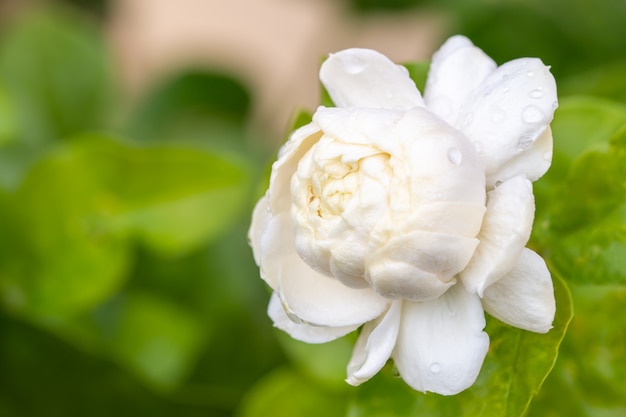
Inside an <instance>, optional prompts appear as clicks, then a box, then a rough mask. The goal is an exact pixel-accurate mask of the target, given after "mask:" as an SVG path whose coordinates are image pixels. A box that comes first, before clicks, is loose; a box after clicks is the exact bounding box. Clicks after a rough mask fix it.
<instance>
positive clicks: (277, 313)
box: [267, 293, 359, 343]
mask: <svg viewBox="0 0 626 417" xmlns="http://www.w3.org/2000/svg"><path fill="white" fill-rule="evenodd" d="M267 315H268V316H269V317H270V318H271V319H272V321H273V322H274V326H275V327H276V328H278V329H280V330H282V331H284V332H286V333H287V334H289V335H290V336H291V337H293V338H294V339H296V340H300V341H302V342H306V343H326V342H330V341H331V340H335V339H338V338H340V337H341V336H344V335H346V334H348V333H350V332H352V331H354V330H356V329H357V328H358V327H359V326H358V325H354V326H344V327H320V326H311V325H309V324H305V323H294V322H293V321H291V320H290V319H289V317H288V316H287V314H286V313H285V310H284V309H283V306H282V305H281V304H280V299H279V297H278V295H276V293H274V294H272V298H271V299H270V303H269V306H268V308H267Z"/></svg>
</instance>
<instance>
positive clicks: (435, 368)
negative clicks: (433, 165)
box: [430, 362, 441, 374]
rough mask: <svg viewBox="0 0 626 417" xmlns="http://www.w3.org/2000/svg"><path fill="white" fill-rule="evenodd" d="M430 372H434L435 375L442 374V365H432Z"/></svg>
mask: <svg viewBox="0 0 626 417" xmlns="http://www.w3.org/2000/svg"><path fill="white" fill-rule="evenodd" d="M430 372H432V373H433V374H438V373H439V372H441V364H440V363H437V362H433V363H431V364H430Z"/></svg>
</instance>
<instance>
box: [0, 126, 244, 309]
mask: <svg viewBox="0 0 626 417" xmlns="http://www.w3.org/2000/svg"><path fill="white" fill-rule="evenodd" d="M249 188H250V177H249V174H248V169H247V167H246V164H245V162H244V161H242V160H237V159H232V158H230V159H229V158H227V157H224V156H219V155H215V154H211V153H208V152H205V151H199V150H194V149H186V148H180V147H171V146H170V147H165V146H161V147H136V146H130V145H126V144H122V143H120V142H117V141H115V140H112V139H110V138H106V137H103V136H97V135H84V136H83V137H82V138H76V139H75V141H73V144H72V145H69V146H65V147H63V148H61V149H59V150H58V151H57V152H54V153H52V154H51V155H49V156H48V157H47V158H45V159H43V160H42V161H41V162H40V163H39V164H37V165H36V166H35V167H34V168H33V169H32V170H31V172H30V173H29V175H28V176H27V178H26V179H25V181H24V182H23V184H22V185H21V187H20V188H19V189H18V190H17V191H16V192H15V193H14V195H10V196H9V197H7V198H8V199H9V201H8V203H7V204H8V206H9V213H8V214H9V218H8V219H5V222H6V225H5V227H6V228H7V232H8V233H9V236H11V239H8V240H7V239H5V241H4V242H3V246H4V247H3V250H2V253H0V257H1V259H2V264H1V265H0V268H1V270H2V274H1V275H0V276H1V278H0V292H1V293H2V298H3V299H4V301H5V303H6V304H7V305H10V306H11V307H12V308H14V309H17V310H23V311H25V312H29V313H33V314H36V315H41V314H44V315H45V314H53V315H55V314H69V313H71V312H73V311H77V310H82V309H84V308H88V307H90V306H93V305H95V304H96V303H98V302H100V301H102V300H103V299H104V298H106V297H107V296H108V295H110V294H111V293H112V292H113V291H115V290H116V289H117V288H118V287H119V286H120V284H121V283H122V281H123V280H124V277H125V272H126V271H127V267H128V263H129V258H130V256H131V252H130V249H131V246H130V243H131V242H132V241H133V240H134V239H139V240H140V241H141V242H143V243H144V244H146V245H147V246H148V247H150V248H152V249H155V250H158V251H160V252H161V253H164V254H168V255H178V254H182V253H185V252H188V251H190V250H191V249H193V248H195V247H198V245H201V244H203V243H206V242H207V241H209V240H211V239H214V238H215V237H217V236H218V235H219V234H220V233H222V232H223V231H225V230H226V229H227V228H228V227H229V226H231V225H232V224H233V222H234V221H235V219H237V217H238V216H239V214H240V213H241V211H242V210H243V209H244V208H245V207H246V206H247V204H248V201H247V195H248V190H249ZM5 237H6V236H5ZM9 242H10V243H9Z"/></svg>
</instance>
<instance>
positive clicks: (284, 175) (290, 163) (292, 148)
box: [268, 123, 322, 213]
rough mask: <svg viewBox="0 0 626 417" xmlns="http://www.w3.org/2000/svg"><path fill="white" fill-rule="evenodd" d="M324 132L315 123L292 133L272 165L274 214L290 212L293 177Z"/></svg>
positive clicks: (271, 198)
mask: <svg viewBox="0 0 626 417" xmlns="http://www.w3.org/2000/svg"><path fill="white" fill-rule="evenodd" d="M321 136H322V132H321V131H320V130H319V127H318V126H317V125H316V124H315V123H309V124H308V125H305V126H302V127H301V128H299V129H298V130H296V131H295V132H293V133H292V135H291V137H290V138H289V140H288V141H287V142H286V143H285V144H284V145H283V147H282V148H281V150H280V152H279V154H278V159H277V160H276V161H275V162H274V164H273V165H272V175H271V176H270V187H269V190H268V193H269V198H270V208H271V210H272V212H273V213H278V212H281V211H288V210H289V207H290V205H291V191H290V187H291V177H292V176H293V174H294V173H295V172H296V169H297V168H298V162H300V159H302V157H303V156H304V154H305V153H306V152H307V151H308V150H309V149H310V148H311V147H312V146H313V145H314V144H315V143H316V142H317V141H318V140H319V139H320V137H321Z"/></svg>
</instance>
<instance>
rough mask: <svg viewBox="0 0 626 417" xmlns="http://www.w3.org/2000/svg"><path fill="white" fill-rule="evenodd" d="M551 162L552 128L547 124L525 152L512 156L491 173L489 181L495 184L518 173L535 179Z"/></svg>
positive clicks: (532, 179)
mask: <svg viewBox="0 0 626 417" xmlns="http://www.w3.org/2000/svg"><path fill="white" fill-rule="evenodd" d="M551 164H552V129H551V128H550V126H548V127H547V128H546V130H544V131H543V133H542V134H541V136H539V137H538V138H537V140H536V141H535V143H533V145H532V146H531V147H530V148H528V150H527V151H526V152H522V153H520V154H518V155H516V156H514V157H513V158H512V159H511V160H510V161H509V162H507V163H506V164H505V165H504V166H502V167H501V168H500V169H499V170H498V171H497V172H495V173H494V174H492V175H491V182H492V183H493V184H497V183H499V182H503V181H506V180H508V179H510V178H513V177H516V176H518V175H525V176H526V178H528V179H529V180H531V181H536V180H538V179H539V178H541V177H542V176H543V174H545V173H546V172H547V171H548V168H550V165H551ZM493 184H492V185H493Z"/></svg>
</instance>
